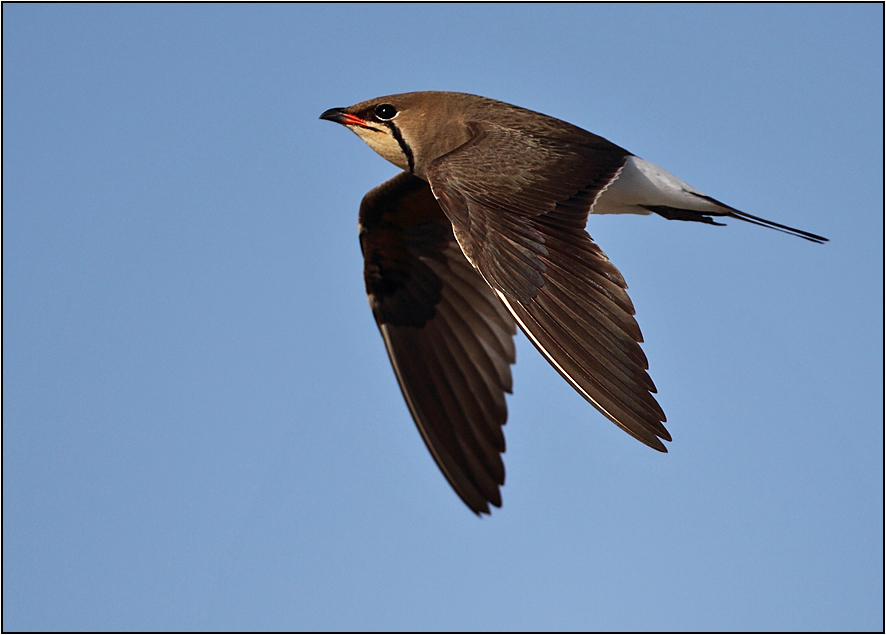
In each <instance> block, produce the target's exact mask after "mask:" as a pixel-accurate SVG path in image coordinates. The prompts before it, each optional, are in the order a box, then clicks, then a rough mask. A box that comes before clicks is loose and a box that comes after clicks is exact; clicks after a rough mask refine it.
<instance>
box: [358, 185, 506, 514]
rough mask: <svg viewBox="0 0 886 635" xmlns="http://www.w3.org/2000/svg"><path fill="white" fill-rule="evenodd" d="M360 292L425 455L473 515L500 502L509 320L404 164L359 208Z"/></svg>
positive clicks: (449, 226)
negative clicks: (362, 285) (363, 287)
mask: <svg viewBox="0 0 886 635" xmlns="http://www.w3.org/2000/svg"><path fill="white" fill-rule="evenodd" d="M360 246H361V248H362V250H363V257H364V261H365V268H364V277H365V280H366V293H367V295H368V296H369V304H370V306H371V308H372V313H373V315H374V316H375V320H376V322H377V323H378V328H379V330H380V331H381V335H382V338H383V339H384V342H385V346H386V347H387V350H388V355H389V357H390V359H391V364H392V365H393V367H394V372H395V373H396V375H397V381H399V382H400V388H401V390H402V391H403V396H404V397H405V398H406V403H407V404H408V406H409V410H410V412H411V413H412V417H413V419H414V420H415V423H416V425H417V426H418V429H419V432H420V433H421V435H422V438H423V439H424V441H425V444H426V445H427V446H428V449H429V450H430V451H431V454H432V455H433V457H434V460H435V461H436V462H437V465H438V466H439V467H440V469H441V470H442V472H443V474H444V475H445V476H446V479H447V480H448V481H449V483H450V485H452V487H453V489H455V491H456V493H457V494H458V495H459V496H460V497H461V499H462V500H463V501H464V502H465V504H467V506H468V507H470V508H471V509H472V510H473V511H474V512H475V513H478V514H479V513H481V512H485V513H488V512H489V504H490V503H491V504H492V505H495V506H501V493H500V491H499V486H500V485H502V484H504V475H505V472H504V464H503V463H502V459H501V453H503V452H504V451H505V440H504V434H503V432H502V426H503V425H504V424H505V421H506V420H507V414H508V413H507V405H506V403H505V392H511V385H512V384H511V369H510V365H511V364H513V363H514V359H515V353H514V342H513V336H514V334H515V333H516V330H517V329H516V326H515V324H514V320H513V318H512V317H511V316H510V315H509V313H508V312H507V310H506V309H505V308H504V306H503V305H502V303H501V302H500V301H499V300H498V298H497V297H496V296H495V294H494V293H493V291H492V289H491V288H490V287H489V286H488V285H487V284H486V283H485V282H484V281H483V279H482V278H481V277H480V275H479V274H478V273H477V272H476V271H475V270H474V268H473V267H472V266H471V265H470V263H469V262H468V261H467V260H466V259H465V257H464V255H463V254H462V252H461V250H460V249H459V246H458V244H457V243H456V241H455V238H454V236H453V233H452V224H451V223H450V222H449V220H448V219H447V218H446V216H445V215H444V214H443V211H442V210H441V209H440V206H439V205H438V204H437V201H436V200H435V199H434V197H433V195H432V194H431V190H430V187H429V186H428V183H427V182H425V181H423V180H421V179H418V178H416V177H414V176H412V175H410V174H408V173H406V172H402V173H400V174H399V175H397V176H395V177H394V178H393V179H391V180H389V181H387V182H386V183H383V184H382V185H380V186H379V187H377V188H375V189H374V190H372V191H371V192H369V193H368V194H367V195H366V196H365V197H364V199H363V203H362V204H361V206H360Z"/></svg>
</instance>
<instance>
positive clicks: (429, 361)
mask: <svg viewBox="0 0 886 635" xmlns="http://www.w3.org/2000/svg"><path fill="white" fill-rule="evenodd" d="M321 118H322V119H328V120H331V121H335V122H337V123H341V124H343V125H345V126H347V127H348V128H350V129H351V130H353V131H354V132H355V133H357V134H358V135H359V136H360V137H361V138H362V139H363V140H364V141H365V142H366V143H367V144H368V145H369V146H370V147H372V148H373V149H374V150H375V151H376V152H378V153H379V154H380V155H382V156H383V157H384V158H386V159H388V160H389V161H391V162H392V163H394V164H395V165H397V166H398V167H400V168H402V169H403V170H404V172H403V173H401V174H399V175H397V176H396V177H394V178H393V179H391V180H390V181H388V182H386V183H384V184H382V185H380V186H379V187H377V188H375V189H374V190H372V191H371V192H369V193H368V194H367V195H366V197H365V198H364V199H363V203H362V205H361V208H360V227H361V228H360V244H361V247H362V249H363V255H364V259H365V270H364V276H365V280H366V291H367V294H368V296H369V303H370V306H371V307H372V311H373V315H374V316H375V319H376V322H377V323H378V326H379V330H380V331H381V334H382V337H383V339H384V341H385V346H386V347H387V350H388V355H389V356H390V358H391V363H392V364H393V366H394V371H395V373H396V375H397V380H398V381H399V383H400V388H401V389H402V391H403V395H404V397H405V398H406V402H407V404H408V406H409V409H410V412H411V413H412V416H413V418H414V420H415V422H416V425H417V426H418V429H419V431H420V432H421V435H422V438H423V439H424V440H425V443H426V444H427V446H428V449H429V450H430V451H431V454H432V455H433V457H434V459H435V461H436V462H437V465H438V466H439V467H440V469H441V470H442V471H443V474H444V475H445V476H446V478H447V479H448V481H449V483H450V484H451V485H452V487H453V489H455V491H456V493H458V495H459V496H460V497H461V498H462V500H463V501H464V502H465V503H466V504H467V505H468V507H470V508H471V509H472V510H473V511H474V512H476V513H488V512H489V504H492V505H495V506H500V505H501V495H500V492H499V486H501V485H502V484H503V483H504V466H503V463H502V461H501V456H500V455H501V453H503V452H504V449H505V444H504V436H503V434H502V429H501V428H502V426H503V425H504V423H505V421H506V419H507V407H506V403H505V398H504V393H505V392H510V390H511V374H510V364H512V363H513V362H514V345H513V341H512V336H513V335H514V334H515V332H516V327H515V323H516V324H517V325H519V326H520V327H521V329H522V330H523V331H524V332H525V333H526V335H527V336H528V337H529V339H530V340H531V341H532V343H533V344H534V345H535V346H536V348H537V349H538V350H539V351H540V352H541V353H542V354H543V355H544V356H545V358H546V359H547V360H548V361H549V362H550V363H551V365H552V366H553V367H554V368H555V369H556V370H557V371H558V372H559V373H560V374H561V375H562V376H563V377H564V378H565V379H566V380H567V381H568V382H569V383H570V384H571V385H572V386H573V387H574V388H575V389H576V390H577V391H578V392H579V393H580V394H581V395H582V396H583V397H584V398H585V399H587V400H588V401H589V402H590V403H591V404H593V405H594V406H595V407H596V408H597V409H598V410H599V411H600V412H601V413H603V414H604V415H605V416H606V417H608V418H609V419H610V420H611V421H613V422H614V423H615V424H616V425H618V426H619V427H621V428H622V429H623V430H625V431H626V432H628V433H629V434H631V435H632V436H634V437H635V438H637V439H638V440H640V441H642V442H643V443H645V444H646V445H648V446H650V447H652V448H655V449H656V450H660V451H662V452H666V451H667V450H666V448H665V446H664V444H663V443H662V440H665V441H670V440H671V436H670V434H669V433H668V431H667V430H666V429H665V427H664V425H663V424H664V422H665V420H666V419H665V415H664V412H663V411H662V409H661V407H660V406H659V404H658V402H657V401H656V400H655V397H654V396H653V393H655V385H654V384H653V383H652V380H651V378H650V377H649V375H648V374H647V372H646V371H647V369H648V362H647V360H646V356H645V355H644V354H643V351H642V349H641V348H640V342H642V341H643V338H642V335H641V334H640V328H639V326H638V325H637V322H636V320H635V319H634V317H633V316H634V307H633V304H632V303H631V300H630V298H629V297H628V295H627V293H626V291H625V290H626V288H627V285H626V284H625V281H624V279H623V278H622V276H621V274H620V273H619V272H618V270H617V269H616V268H615V267H614V266H613V265H612V263H610V262H609V260H608V258H607V257H606V255H605V254H604V253H603V252H602V251H601V250H600V248H599V247H598V246H597V245H596V244H595V243H594V242H593V240H591V238H590V236H588V234H587V233H586V232H585V229H584V227H585V224H586V222H587V219H588V214H589V213H635V214H649V213H650V212H654V213H657V214H659V215H661V216H663V217H665V218H668V219H675V220H693V221H700V222H705V223H709V224H720V223H716V222H715V221H714V220H713V219H714V218H716V217H731V218H736V219H740V220H744V221H748V222H751V223H755V224H758V225H763V226H767V227H771V228H773V229H777V230H779V231H784V232H787V233H791V234H794V235H796V236H799V237H801V238H805V239H806V240H810V241H813V242H819V243H820V242H825V241H826V239H825V238H822V237H821V236H817V235H815V234H810V233H808V232H804V231H802V230H798V229H794V228H791V227H787V226H785V225H780V224H778V223H774V222H771V221H767V220H764V219H762V218H758V217H756V216H751V215H749V214H745V213H744V212H740V211H738V210H736V209H734V208H732V207H729V206H728V205H724V204H723V203H720V202H719V201H717V200H715V199H713V198H711V197H709V196H706V195H704V194H702V193H701V192H699V191H698V190H696V189H695V188H693V187H691V186H689V185H688V184H686V183H684V182H683V181H681V180H680V179H678V178H677V177H675V176H674V175H672V174H670V173H668V172H666V171H665V170H662V169H661V168H659V167H657V166H655V165H653V164H651V163H649V162H647V161H644V160H643V159H640V158H639V157H636V156H634V155H632V154H631V153H629V152H627V151H626V150H624V149H623V148H620V147H619V146H617V145H615V144H613V143H610V142H609V141H607V140H606V139H603V138H602V137H599V136H597V135H594V134H592V133H590V132H587V131H585V130H582V129H581V128H577V127H576V126H573V125H571V124H568V123H566V122H563V121H560V120H558V119H554V118H552V117H548V116H546V115H542V114H540V113H536V112H533V111H530V110H525V109H523V108H519V107H517V106H512V105H510V104H505V103H502V102H498V101H495V100H492V99H487V98H485V97H478V96H475V95H466V94H463V93H443V92H425V93H405V94H402V95H391V96H388V97H380V98H378V99H373V100H370V101H366V102H362V103H359V104H356V105H354V106H351V107H349V108H333V109H330V110H327V111H326V112H324V113H323V114H322V115H321Z"/></svg>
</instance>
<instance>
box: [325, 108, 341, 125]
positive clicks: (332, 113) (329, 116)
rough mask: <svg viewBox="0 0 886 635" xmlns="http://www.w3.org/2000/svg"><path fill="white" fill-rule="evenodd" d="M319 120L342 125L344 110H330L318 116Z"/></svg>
mask: <svg viewBox="0 0 886 635" xmlns="http://www.w3.org/2000/svg"><path fill="white" fill-rule="evenodd" d="M320 119H326V120H327V121H334V122H335V123H344V122H345V111H344V108H330V109H329V110H327V111H326V112H324V113H323V114H322V115H320Z"/></svg>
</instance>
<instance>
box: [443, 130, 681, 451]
mask: <svg viewBox="0 0 886 635" xmlns="http://www.w3.org/2000/svg"><path fill="white" fill-rule="evenodd" d="M471 126H472V128H473V132H474V137H473V138H472V139H471V141H469V142H468V143H466V144H465V145H463V146H461V147H460V148H458V149H456V150H454V151H453V152H450V153H449V154H447V155H444V156H442V157H440V158H438V159H437V160H436V161H434V162H433V163H432V165H431V167H430V168H429V169H428V180H429V182H430V184H431V188H432V189H433V192H434V195H435V196H437V198H438V201H439V203H440V205H441V206H442V207H443V210H444V211H445V213H446V215H447V217H448V218H449V219H450V220H451V221H452V223H453V226H454V231H455V236H456V238H457V239H458V242H459V244H460V245H461V247H462V250H463V251H464V253H465V255H466V256H467V258H468V259H469V260H470V261H471V262H472V263H473V264H474V265H475V266H476V267H477V268H478V270H479V271H480V273H481V274H482V275H483V277H484V278H485V279H486V281H487V282H488V283H489V284H490V285H491V286H492V287H493V288H494V289H495V292H496V294H497V295H498V296H499V298H501V300H502V302H503V303H504V304H505V305H506V306H507V307H508V309H509V310H510V311H511V313H512V314H513V315H514V317H515V318H516V319H517V322H518V323H519V324H520V326H521V328H522V329H523V330H524V331H525V332H526V334H527V335H528V336H529V339H530V340H532V342H533V344H535V346H536V348H538V350H539V351H541V353H542V354H543V355H544V356H545V357H546V358H547V359H548V361H549V362H550V363H551V364H552V365H553V366H554V368H556V369H557V371H559V372H560V374H561V375H563V377H565V378H566V379H567V380H568V381H569V383H570V384H572V386H573V387H574V388H575V389H576V390H578V391H579V393H581V394H582V395H583V396H584V397H585V398H586V399H587V400H588V401H589V402H591V403H592V404H593V405H594V406H595V407H596V408H597V409H598V410H600V411H601V412H602V413H603V414H604V415H606V416H607V417H608V418H609V419H611V420H612V421H613V422H614V423H616V424H617V425H619V426H620V427H621V428H623V429H624V430H625V431H627V432H628V433H630V434H631V435H633V436H634V437H636V438H637V439H639V440H640V441H642V442H643V443H645V444H647V445H649V446H651V447H653V448H655V449H657V450H661V451H663V452H664V451H666V449H665V446H664V444H662V442H661V441H660V438H661V439H665V440H668V441H670V439H671V437H670V435H669V434H668V431H667V430H666V429H665V427H664V426H663V425H662V423H663V422H664V421H665V415H664V412H663V411H662V409H661V407H660V406H659V405H658V403H657V402H656V400H655V398H654V397H653V396H652V394H651V393H653V392H655V386H654V384H653V383H652V380H651V379H650V378H649V375H648V374H647V372H646V370H647V369H648V363H647V360H646V356H645V355H644V354H643V351H642V349H641V348H640V345H639V342H641V341H642V340H643V338H642V335H641V334H640V328H639V326H638V325H637V322H636V320H635V319H634V317H633V315H634V307H633V304H632V303H631V300H630V298H628V295H627V293H626V291H625V289H626V288H627V285H626V284H625V281H624V279H623V278H622V276H621V274H620V273H619V272H618V270H617V269H616V268H615V267H614V266H613V265H612V264H611V263H610V262H609V259H608V258H607V257H606V255H605V254H604V253H603V252H602V251H601V250H600V248H599V247H597V245H596V244H594V242H593V241H592V240H591V238H590V236H588V235H587V233H586V232H585V231H584V226H585V224H586V222H587V217H588V211H589V209H590V207H591V205H592V204H593V202H594V200H595V199H596V198H597V196H599V194H600V192H602V191H603V190H604V189H605V188H606V187H607V186H608V185H609V184H610V183H611V182H612V180H613V179H614V178H615V177H616V175H617V174H618V172H619V170H620V169H621V167H622V166H623V165H624V162H625V159H626V158H627V157H628V156H629V154H628V153H627V152H626V151H624V150H623V149H621V148H619V147H618V146H615V145H613V144H611V143H609V142H608V141H606V140H605V139H602V138H600V137H597V136H595V135H591V134H590V133H586V134H587V137H580V136H574V137H572V138H569V139H564V138H558V137H543V136H537V135H532V134H526V133H523V132H520V131H516V130H512V129H506V128H501V127H497V126H494V125H490V124H471Z"/></svg>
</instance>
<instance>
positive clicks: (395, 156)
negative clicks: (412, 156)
mask: <svg viewBox="0 0 886 635" xmlns="http://www.w3.org/2000/svg"><path fill="white" fill-rule="evenodd" d="M349 127H350V128H351V130H352V131H353V132H354V134H356V135H357V136H358V137H360V138H361V139H363V141H364V142H365V143H366V145H368V146H369V147H370V148H372V149H373V150H375V151H376V152H378V153H379V154H380V155H381V156H382V157H383V158H385V159H387V160H388V161H390V162H391V163H393V164H394V165H396V166H397V167H398V168H400V169H401V170H408V169H409V163H408V161H407V160H406V156H405V155H404V154H403V150H402V149H401V148H400V144H399V143H397V140H396V139H395V138H394V135H392V134H391V131H390V130H388V129H387V128H375V127H373V128H372V129H366V128H359V127H356V126H353V127H351V126H349Z"/></svg>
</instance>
